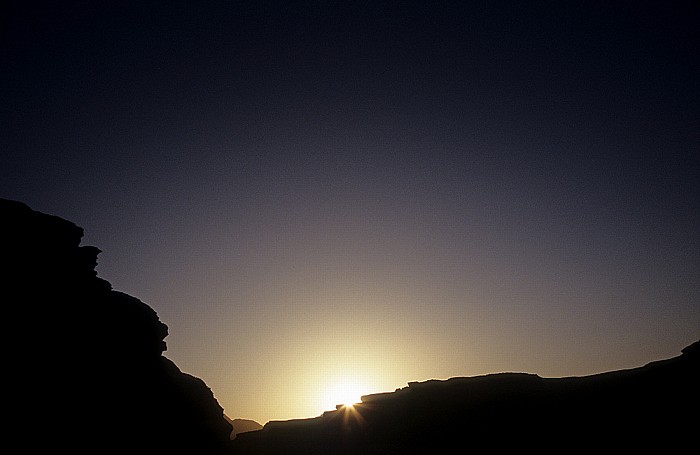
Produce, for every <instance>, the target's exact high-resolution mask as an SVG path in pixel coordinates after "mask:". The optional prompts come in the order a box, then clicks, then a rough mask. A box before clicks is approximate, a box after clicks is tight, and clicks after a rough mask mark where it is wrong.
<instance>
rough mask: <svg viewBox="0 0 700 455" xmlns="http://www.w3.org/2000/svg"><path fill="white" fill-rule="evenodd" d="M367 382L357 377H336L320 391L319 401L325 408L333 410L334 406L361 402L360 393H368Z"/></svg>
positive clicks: (349, 405)
mask: <svg viewBox="0 0 700 455" xmlns="http://www.w3.org/2000/svg"><path fill="white" fill-rule="evenodd" d="M369 391H371V389H369V388H368V384H367V383H366V382H364V381H363V380H362V379H360V378H357V377H346V378H340V379H336V380H335V381H334V382H332V383H330V384H329V385H328V387H327V388H326V389H325V390H322V391H321V395H320V400H319V401H320V402H321V404H322V406H323V408H324V409H325V410H333V409H335V408H336V406H338V405H341V406H344V407H352V406H353V405H354V404H356V403H359V402H361V397H362V395H365V394H367V393H369Z"/></svg>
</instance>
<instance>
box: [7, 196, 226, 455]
mask: <svg viewBox="0 0 700 455" xmlns="http://www.w3.org/2000/svg"><path fill="white" fill-rule="evenodd" d="M0 220H2V223H1V224H0V244H1V251H2V257H1V258H0V263H1V266H0V267H1V269H0V271H1V275H0V276H2V294H3V299H2V301H3V311H4V313H5V317H4V321H5V322H6V324H7V326H8V327H6V330H5V331H4V339H5V347H6V349H5V352H6V357H7V358H8V359H9V363H5V369H4V371H5V374H4V376H5V378H4V379H5V381H4V382H5V384H6V387H7V388H6V390H7V391H8V392H9V394H8V395H9V399H7V400H6V406H5V409H6V410H7V411H8V412H7V413H6V414H5V415H6V420H8V419H7V418H9V421H10V422H11V424H10V431H7V432H6V434H7V435H8V436H7V438H9V439H10V440H11V441H8V443H9V442H12V446H13V447H14V449H13V450H16V451H19V452H30V453H35V452H37V453H41V452H43V451H46V452H47V453H48V452H52V453H53V452H62V451H66V452H70V453H91V454H92V453H112V452H114V453H118V452H120V451H130V452H132V453H164V454H167V453H201V454H223V453H229V452H230V449H231V442H230V438H229V435H230V433H231V430H232V427H231V425H230V423H229V422H228V421H227V420H226V419H225V418H224V416H223V409H222V408H221V406H220V405H219V404H218V402H217V401H216V399H215V398H214V396H213V394H212V392H211V390H210V389H209V388H208V387H207V386H206V385H205V384H204V382H202V381H201V380H200V379H198V378H195V377H193V376H190V375H188V374H185V373H183V372H181V371H180V370H179V369H178V368H177V366H175V364H174V363H173V362H171V361H170V360H168V359H167V358H165V357H164V356H163V355H162V354H163V351H165V349H166V344H165V341H164V339H165V337H166V336H167V334H168V328H167V326H166V325H165V324H163V323H162V322H161V321H160V320H159V319H158V315H157V314H156V312H155V311H154V310H153V309H152V308H150V307H149V306H148V305H146V304H145V303H143V302H141V301H140V300H139V299H137V298H135V297H132V296H129V295H127V294H124V293H121V292H117V291H114V290H112V287H111V285H110V284H109V282H107V281H105V280H103V279H101V278H99V277H97V273H96V271H95V267H96V265H97V255H98V254H99V253H100V250H99V249H98V248H95V247H92V246H81V245H80V242H81V238H82V236H83V230H82V228H80V227H78V226H76V225H75V224H73V223H71V222H69V221H66V220H64V219H62V218H59V217H57V216H52V215H46V214H43V213H40V212H36V211H34V210H32V209H30V208H29V207H27V206H26V205H25V204H22V203H20V202H16V201H9V200H5V199H0ZM47 413H48V414H49V415H51V416H52V418H51V419H50V423H48V424H45V425H44V423H45V422H47V419H46V414H47Z"/></svg>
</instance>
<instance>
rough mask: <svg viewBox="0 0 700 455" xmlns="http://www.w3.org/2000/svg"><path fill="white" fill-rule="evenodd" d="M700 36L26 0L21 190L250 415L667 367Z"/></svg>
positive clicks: (658, 8) (198, 372) (482, 19)
mask: <svg viewBox="0 0 700 455" xmlns="http://www.w3.org/2000/svg"><path fill="white" fill-rule="evenodd" d="M699 19H700V7H699V6H698V4H697V3H696V2H692V1H667V0H664V1H661V0H659V1H619V2H608V1H576V0H572V1H566V2H560V1H537V0H536V1H532V2H522V1H518V2H515V1H514V2H503V1H497V0H490V1H459V2H457V1H453V2H450V1H439V0H438V1H426V2H410V1H404V2H382V1H372V2H352V1H350V2H333V1H317V2H295V1H285V2H270V1H265V0H257V1H254V2H219V1H207V2H188V1H169V2H160V1H152V2H139V1H124V2H103V1H84V2H79V1H62V2H46V3H42V2H35V1H23V2H5V3H3V6H2V9H0V62H1V63H0V65H1V66H2V71H0V197H3V198H9V199H16V200H20V201H22V202H25V203H26V204H28V205H29V206H30V207H32V208H33V209H35V210H40V211H43V212H45V213H50V214H54V215H59V216H61V217H63V218H66V219H68V220H71V221H73V222H74V223H76V224H78V225H79V226H81V227H83V228H84V229H85V237H84V239H83V244H85V245H95V246H97V247H99V248H100V249H101V250H103V253H102V254H101V255H100V257H99V265H98V267H97V271H98V274H99V276H101V277H102V278H104V279H107V280H108V281H110V282H111V283H112V285H113V287H114V288H115V289H117V290H120V291H124V292H127V293H128V294H131V295H133V296H135V297H137V298H139V299H141V300H143V301H144V302H146V303H148V304H149V305H150V306H151V307H153V309H155V310H156V311H157V313H158V315H159V317H160V319H161V320H162V321H163V322H165V323H166V324H167V325H168V326H169V329H170V334H169V336H168V337H167V339H166V341H167V343H168V350H167V352H166V355H167V356H168V357H169V358H171V359H172V360H173V361H175V363H176V364H177V365H178V366H179V367H180V368H181V369H182V370H183V371H185V372H187V373H190V374H193V375H195V376H197V377H200V378H202V379H203V380H204V381H205V382H206V383H207V385H208V386H209V387H210V388H211V389H212V391H213V392H214V395H215V397H216V398H217V399H218V401H219V403H220V404H221V405H222V406H223V407H224V409H225V412H226V414H227V415H228V416H229V417H231V418H237V417H240V418H250V419H254V420H256V421H258V422H261V423H265V422H267V421H269V420H284V419H291V418H305V417H314V416H317V415H319V414H320V413H321V412H323V411H324V410H330V409H334V407H335V404H337V403H340V402H342V401H345V400H348V399H350V400H359V395H361V394H365V393H374V392H385V391H392V390H394V389H395V388H398V387H403V386H405V385H406V383H408V382H409V381H423V380H427V379H432V378H436V379H446V378H449V377H455V376H473V375H479V374H487V373H496V372H504V371H517V372H528V373H535V374H538V375H540V376H543V377H561V376H571V375H585V374H594V373H598V372H603V371H611V370H616V369H623V368H631V367H636V366H641V365H643V364H645V363H648V362H651V361H654V360H660V359H664V358H669V357H673V356H676V355H678V354H680V350H681V349H682V348H684V347H685V346H687V345H689V344H691V343H692V342H693V341H696V340H698V339H700V236H699V235H698V228H697V227H698V226H699V225H700V153H699V152H700V84H699V83H698V81H700V33H699V32H698V29H697V28H696V25H697V23H698V20H699ZM47 411H48V412H54V411H56V410H47Z"/></svg>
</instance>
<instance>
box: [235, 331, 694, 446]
mask: <svg viewBox="0 0 700 455" xmlns="http://www.w3.org/2000/svg"><path fill="white" fill-rule="evenodd" d="M698 351H700V342H695V343H694V344H692V345H691V346H688V347H687V348H685V349H683V352H682V354H681V355H679V356H678V357H675V358H672V359H667V360H663V361H658V362H653V363H650V364H648V365H646V366H643V367H639V368H634V369H630V370H622V371H613V372H608V373H603V374H598V375H593V376H584V377H569V378H542V377H539V376H537V375H534V374H524V373H499V374H492V375H486V376H478V377H466V378H453V379H449V380H446V381H435V380H434V381H427V382H420V383H418V382H416V383H411V384H409V385H408V387H405V388H402V389H398V390H396V391H395V392H391V393H384V394H375V395H368V396H364V397H362V403H361V404H357V405H355V406H353V407H351V408H349V407H342V406H339V407H338V409H337V410H335V411H331V412H326V413H324V414H323V415H322V416H320V417H317V418H314V419H305V420H293V421H282V422H269V423H268V424H266V425H265V426H264V428H263V429H262V430H260V431H253V432H250V433H244V434H240V435H238V437H237V438H236V440H235V441H234V446H235V451H234V453H235V454H238V455H240V454H351V453H352V454H407V453H420V454H423V453H425V454H428V453H430V454H432V453H470V452H474V451H482V450H488V451H490V452H495V453H504V452H510V451H522V450H528V451H537V452H538V453H615V452H621V453H635V452H644V453H646V452H648V451H659V453H682V452H683V451H686V450H688V448H689V447H695V446H696V445H697V417H696V416H697V411H698V405H700V352H698Z"/></svg>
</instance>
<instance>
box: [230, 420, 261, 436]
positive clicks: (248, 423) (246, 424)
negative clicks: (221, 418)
mask: <svg viewBox="0 0 700 455" xmlns="http://www.w3.org/2000/svg"><path fill="white" fill-rule="evenodd" d="M227 420H228V421H229V423H230V424H231V426H233V431H232V432H231V439H235V438H236V436H238V435H239V434H241V433H247V432H248V431H256V430H262V425H260V424H259V423H258V422H256V421H255V420H250V419H230V418H228V417H227Z"/></svg>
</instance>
